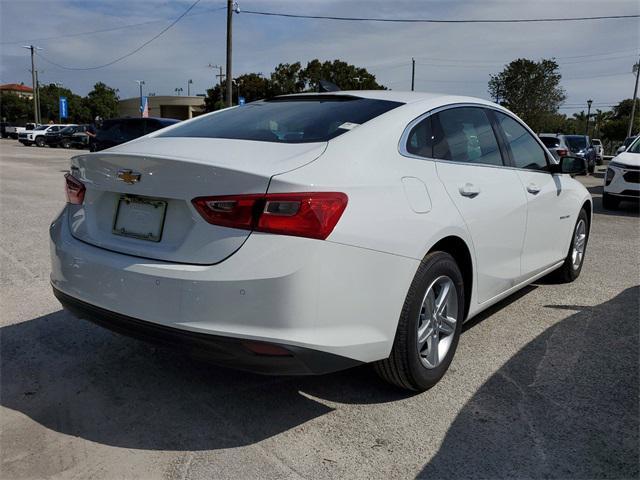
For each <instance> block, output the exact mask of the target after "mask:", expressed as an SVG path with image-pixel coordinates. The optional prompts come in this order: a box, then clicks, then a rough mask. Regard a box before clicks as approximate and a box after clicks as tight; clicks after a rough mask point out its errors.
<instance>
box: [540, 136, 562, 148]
mask: <svg viewBox="0 0 640 480" xmlns="http://www.w3.org/2000/svg"><path fill="white" fill-rule="evenodd" d="M540 140H542V143H544V146H545V147H547V148H555V147H559V146H560V139H559V138H558V137H540Z"/></svg>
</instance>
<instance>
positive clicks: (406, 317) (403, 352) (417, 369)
mask: <svg viewBox="0 0 640 480" xmlns="http://www.w3.org/2000/svg"><path fill="white" fill-rule="evenodd" d="M441 276H447V277H449V278H450V279H451V280H452V282H453V284H454V285H455V287H456V294H457V302H458V314H457V321H456V326H455V329H454V331H453V333H452V334H451V336H452V339H451V344H450V346H449V350H448V351H447V353H446V355H445V357H444V359H442V361H441V362H440V363H439V364H438V365H437V366H436V367H435V368H427V367H426V366H425V365H424V364H423V363H422V361H421V358H420V353H419V351H418V347H417V345H418V344H417V341H418V338H417V336H418V322H419V317H420V311H421V308H422V302H423V300H424V296H425V294H426V292H427V289H428V288H429V286H430V285H431V284H432V283H433V282H434V281H435V280H436V279H437V278H439V277H441ZM464 305H465V303H464V283H463V280H462V274H461V273H460V269H459V268H458V264H457V263H456V261H455V260H454V259H453V257H452V256H451V255H449V254H448V253H445V252H432V253H429V254H428V255H427V256H426V257H425V258H424V260H423V261H422V263H421V264H420V267H419V268H418V271H417V272H416V275H415V277H414V279H413V282H412V283H411V286H410V287H409V292H408V293H407V297H406V299H405V302H404V306H403V307H402V312H401V314H400V320H399V322H398V328H397V330H396V336H395V339H394V342H393V348H392V349H391V355H390V356H389V358H387V359H385V360H380V361H378V362H375V363H374V369H375V370H376V372H377V373H378V375H380V376H381V377H382V378H383V379H384V380H386V381H387V382H389V383H391V384H393V385H396V386H398V387H400V388H403V389H407V390H414V391H425V390H428V389H429V388H431V387H433V386H434V385H435V384H436V383H438V381H439V380H440V379H441V378H442V376H443V375H444V374H445V372H446V371H447V369H448V368H449V365H450V364H451V360H452V359H453V356H454V354H455V352H456V348H457V346H458V340H459V338H460V332H461V330H462V322H463V320H464V318H465V313H466V312H465V307H464Z"/></svg>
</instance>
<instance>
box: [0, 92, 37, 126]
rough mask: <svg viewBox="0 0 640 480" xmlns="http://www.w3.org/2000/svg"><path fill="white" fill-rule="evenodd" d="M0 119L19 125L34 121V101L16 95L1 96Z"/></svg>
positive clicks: (4, 94) (6, 94)
mask: <svg viewBox="0 0 640 480" xmlns="http://www.w3.org/2000/svg"><path fill="white" fill-rule="evenodd" d="M0 118H2V121H5V120H6V121H7V122H9V123H12V124H13V123H15V124H19V125H20V124H24V123H25V122H30V121H33V100H31V99H30V98H26V97H20V96H18V95H16V94H15V93H3V94H0Z"/></svg>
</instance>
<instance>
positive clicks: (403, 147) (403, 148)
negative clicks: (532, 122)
mask: <svg viewBox="0 0 640 480" xmlns="http://www.w3.org/2000/svg"><path fill="white" fill-rule="evenodd" d="M461 107H479V108H486V109H488V110H493V111H494V112H498V113H502V114H504V115H506V116H508V117H510V118H511V119H512V120H514V121H516V122H517V123H518V124H519V125H521V126H522V127H524V129H525V130H526V131H527V132H529V133H530V134H531V135H532V136H533V138H535V140H536V142H537V143H538V145H540V147H541V148H542V151H543V152H544V154H545V156H546V158H547V166H548V165H550V164H551V163H554V164H555V163H556V162H555V161H554V160H552V158H553V155H551V154H550V153H549V151H548V150H547V147H545V146H544V144H543V143H542V140H540V139H539V138H538V136H537V135H536V134H535V133H534V132H533V130H531V129H530V128H529V127H528V126H527V125H526V124H524V123H523V122H522V121H520V120H519V119H518V118H516V117H515V116H514V115H513V114H512V113H511V112H510V111H508V110H503V109H500V108H496V107H494V106H493V105H485V104H483V103H472V102H463V103H449V104H447V105H440V106H439V107H436V108H434V109H432V110H429V111H427V112H425V113H423V114H421V115H419V116H418V117H416V118H414V119H413V120H411V122H409V124H408V125H407V126H406V127H405V129H404V131H403V132H402V135H401V136H400V141H399V142H398V152H399V153H400V155H402V156H403V157H407V158H414V159H416V160H427V161H429V162H437V163H447V164H453V165H468V166H474V167H489V168H505V169H508V170H518V171H523V170H524V171H527V172H538V173H545V174H547V175H549V174H550V173H551V172H548V171H545V170H535V169H528V168H520V167H512V166H511V165H491V164H488V163H475V162H456V161H454V160H442V159H439V158H432V157H421V156H420V155H416V154H414V153H411V152H409V151H408V150H407V143H408V141H409V134H410V133H411V130H413V127H415V126H416V125H417V124H418V123H420V122H421V121H422V120H424V119H425V118H427V117H429V116H431V115H434V114H436V113H439V112H442V111H444V110H450V109H453V108H461ZM496 141H498V139H497V138H496Z"/></svg>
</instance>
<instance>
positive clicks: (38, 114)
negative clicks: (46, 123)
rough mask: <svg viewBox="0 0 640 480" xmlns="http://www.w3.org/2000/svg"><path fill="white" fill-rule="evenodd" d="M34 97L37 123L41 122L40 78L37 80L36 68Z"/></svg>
mask: <svg viewBox="0 0 640 480" xmlns="http://www.w3.org/2000/svg"><path fill="white" fill-rule="evenodd" d="M34 94H35V97H36V113H37V116H38V123H41V122H42V115H41V113H40V80H38V70H36V91H35V92H34Z"/></svg>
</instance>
